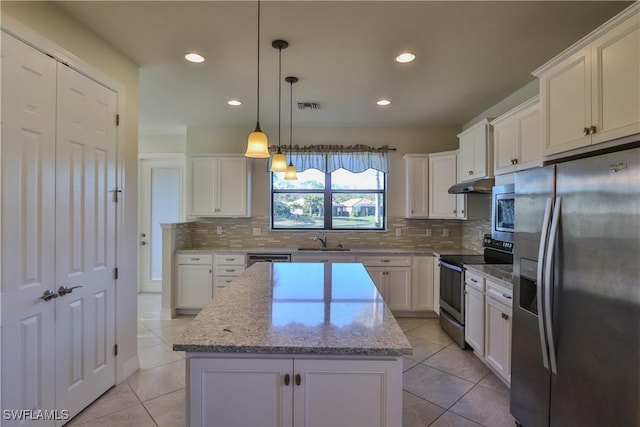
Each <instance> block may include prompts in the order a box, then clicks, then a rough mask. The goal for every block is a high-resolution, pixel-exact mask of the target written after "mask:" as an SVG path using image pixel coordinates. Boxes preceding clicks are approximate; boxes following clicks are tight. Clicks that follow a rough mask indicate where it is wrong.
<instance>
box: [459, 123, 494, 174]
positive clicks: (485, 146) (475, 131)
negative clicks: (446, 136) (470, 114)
mask: <svg viewBox="0 0 640 427" xmlns="http://www.w3.org/2000/svg"><path fill="white" fill-rule="evenodd" d="M458 139H459V140H460V152H459V155H460V168H459V170H458V182H465V181H473V180H476V179H480V178H491V177H492V176H493V132H492V128H491V125H490V124H489V119H485V120H482V121H481V122H479V123H476V124H475V125H473V126H471V127H470V128H469V129H467V130H465V131H464V132H461V133H460V134H458Z"/></svg>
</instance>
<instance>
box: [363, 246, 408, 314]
mask: <svg viewBox="0 0 640 427" xmlns="http://www.w3.org/2000/svg"><path fill="white" fill-rule="evenodd" d="M360 262H362V263H363V264H364V266H365V268H366V269H367V272H368V273H369V275H370V276H371V279H372V280H373V283H375V285H376V288H378V292H380V295H382V298H383V299H384V302H385V303H386V304H387V306H388V307H389V309H390V310H391V311H395V310H411V257H410V256H389V257H374V256H363V257H360Z"/></svg>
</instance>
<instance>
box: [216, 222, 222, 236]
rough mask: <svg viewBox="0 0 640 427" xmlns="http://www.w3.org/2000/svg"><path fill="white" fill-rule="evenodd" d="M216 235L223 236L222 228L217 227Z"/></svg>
mask: <svg viewBox="0 0 640 427" xmlns="http://www.w3.org/2000/svg"><path fill="white" fill-rule="evenodd" d="M216 233H217V234H218V236H219V235H221V234H222V226H220V225H219V226H217V227H216Z"/></svg>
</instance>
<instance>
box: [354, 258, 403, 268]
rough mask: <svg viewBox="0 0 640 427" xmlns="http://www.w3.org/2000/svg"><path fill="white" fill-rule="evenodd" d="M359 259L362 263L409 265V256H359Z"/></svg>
mask: <svg viewBox="0 0 640 427" xmlns="http://www.w3.org/2000/svg"><path fill="white" fill-rule="evenodd" d="M359 261H360V262H361V263H363V264H364V265H380V266H393V267H396V266H398V267H404V266H411V257H407V256H361V257H360V258H359Z"/></svg>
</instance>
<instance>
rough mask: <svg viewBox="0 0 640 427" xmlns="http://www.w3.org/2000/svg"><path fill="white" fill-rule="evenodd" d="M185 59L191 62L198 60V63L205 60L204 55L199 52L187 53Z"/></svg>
mask: <svg viewBox="0 0 640 427" xmlns="http://www.w3.org/2000/svg"><path fill="white" fill-rule="evenodd" d="M184 59H186V60H187V61H189V62H196V63H200V62H204V56H202V55H200V54H199V53H195V52H189V53H187V54H186V55H185V56H184Z"/></svg>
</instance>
